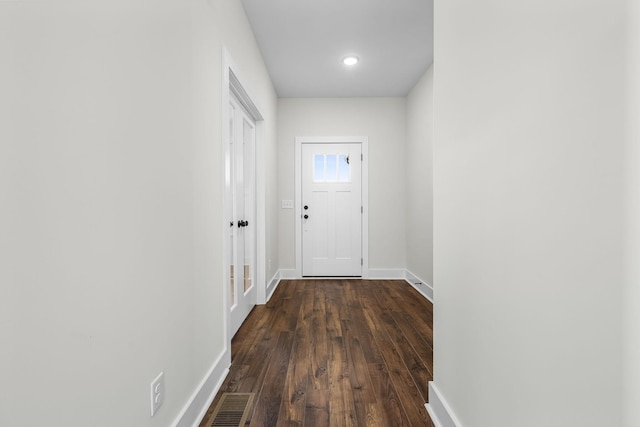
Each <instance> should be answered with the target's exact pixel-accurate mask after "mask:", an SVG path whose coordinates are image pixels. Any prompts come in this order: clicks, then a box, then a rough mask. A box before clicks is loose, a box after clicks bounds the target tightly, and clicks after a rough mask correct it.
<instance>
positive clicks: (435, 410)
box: [425, 381, 462, 427]
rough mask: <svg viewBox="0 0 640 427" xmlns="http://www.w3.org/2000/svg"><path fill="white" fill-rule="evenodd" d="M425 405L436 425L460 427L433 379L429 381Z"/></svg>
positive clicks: (438, 426)
mask: <svg viewBox="0 0 640 427" xmlns="http://www.w3.org/2000/svg"><path fill="white" fill-rule="evenodd" d="M425 407H426V408H427V412H428V413H429V416H430V417H431V421H433V423H434V424H435V425H436V427H462V424H460V422H459V421H458V419H457V418H456V416H455V415H454V414H453V411H452V410H451V408H450V407H449V405H448V404H447V402H446V401H445V400H444V397H442V394H441V393H440V391H439V390H438V387H436V385H435V383H434V382H433V381H430V382H429V403H426V404H425Z"/></svg>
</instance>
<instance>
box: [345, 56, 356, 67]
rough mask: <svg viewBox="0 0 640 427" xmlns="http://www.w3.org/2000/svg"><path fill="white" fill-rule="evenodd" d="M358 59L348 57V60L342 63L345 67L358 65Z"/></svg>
mask: <svg viewBox="0 0 640 427" xmlns="http://www.w3.org/2000/svg"><path fill="white" fill-rule="evenodd" d="M358 61H359V60H358V57H357V56H347V57H346V58H344V59H343V60H342V63H343V64H344V65H356V64H357V63H358Z"/></svg>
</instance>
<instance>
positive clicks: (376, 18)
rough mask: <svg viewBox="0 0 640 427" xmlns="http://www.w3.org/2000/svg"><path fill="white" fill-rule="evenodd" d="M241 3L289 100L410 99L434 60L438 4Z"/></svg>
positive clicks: (418, 0) (369, 0)
mask: <svg viewBox="0 0 640 427" xmlns="http://www.w3.org/2000/svg"><path fill="white" fill-rule="evenodd" d="M242 3H243V5H244V8H245V11H246V13H247V16H248V17H249V21H250V23H251V26H252V28H253V31H254V33H255V36H256V39H257V41H258V45H259V46H260V50H261V51H262V55H263V57H264V61H265V63H266V65H267V68H268V70H269V74H270V75H271V79H272V80H273V84H274V85H275V88H276V91H277V93H278V96H279V97H282V98H311V97H360V96H405V95H407V94H408V92H409V91H410V90H411V88H412V87H413V86H414V85H415V83H416V82H417V81H418V79H419V78H420V77H421V76H422V74H423V73H424V72H425V71H426V69H427V68H428V67H429V65H431V63H432V62H433V0H242ZM347 55H356V56H358V57H359V58H360V62H359V63H358V64H357V65H355V66H352V67H348V66H346V65H344V64H343V63H342V59H343V58H344V57H345V56H347Z"/></svg>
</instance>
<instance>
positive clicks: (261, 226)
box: [220, 47, 266, 345]
mask: <svg viewBox="0 0 640 427" xmlns="http://www.w3.org/2000/svg"><path fill="white" fill-rule="evenodd" d="M222 67H223V69H222V92H221V94H222V96H221V98H222V122H221V123H222V126H220V127H221V129H222V144H221V150H222V156H221V157H222V159H221V162H222V175H223V179H222V187H223V188H222V190H223V193H222V194H225V188H224V186H225V180H226V177H225V176H224V175H225V173H226V172H225V166H224V161H225V150H226V147H228V146H229V135H230V132H229V99H230V93H232V92H233V94H234V95H235V96H236V98H237V99H238V101H240V104H242V106H243V107H244V108H245V110H246V111H247V112H248V113H249V115H250V116H251V118H252V119H253V120H254V121H255V125H256V146H255V161H256V187H255V192H256V224H255V226H256V248H255V249H256V250H255V257H256V266H255V268H256V283H255V286H256V291H257V295H256V302H257V304H264V303H265V302H266V280H265V262H264V261H265V256H266V234H265V233H266V230H265V226H266V214H265V193H266V188H265V181H266V180H265V165H264V158H265V155H264V150H265V143H264V141H265V124H264V118H263V116H262V114H261V113H260V109H259V108H258V107H257V106H256V104H255V103H254V102H253V99H255V98H253V97H252V96H250V95H249V93H248V92H247V89H246V86H245V85H244V84H243V83H242V82H245V81H246V80H244V79H242V78H241V76H240V73H239V71H238V67H237V66H236V64H235V62H234V61H233V59H232V58H231V55H230V54H229V51H228V50H227V49H226V48H225V47H223V48H222ZM225 203H227V201H226V200H225ZM223 211H224V213H223V217H224V221H223V222H222V224H221V225H222V230H223V236H224V238H223V241H222V246H223V249H222V266H223V268H222V283H223V292H222V297H223V298H224V301H225V317H224V318H225V334H226V335H227V336H226V339H225V342H226V343H228V344H229V345H230V343H231V338H232V337H231V336H230V333H229V328H230V323H231V322H230V318H229V316H230V309H231V301H230V295H229V286H230V283H229V265H230V260H229V259H228V258H229V245H230V244H231V242H230V241H229V223H230V222H231V221H234V222H235V220H236V219H233V218H229V217H228V213H227V209H223Z"/></svg>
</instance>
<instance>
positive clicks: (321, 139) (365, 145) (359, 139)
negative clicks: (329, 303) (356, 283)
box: [294, 136, 369, 279]
mask: <svg viewBox="0 0 640 427" xmlns="http://www.w3.org/2000/svg"><path fill="white" fill-rule="evenodd" d="M302 144H360V146H361V147H362V207H363V213H362V278H363V279H368V278H369V138H368V137H366V136H297V137H296V142H295V202H294V206H295V215H294V216H295V227H296V277H297V278H299V279H301V278H302V206H301V203H302Z"/></svg>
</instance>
